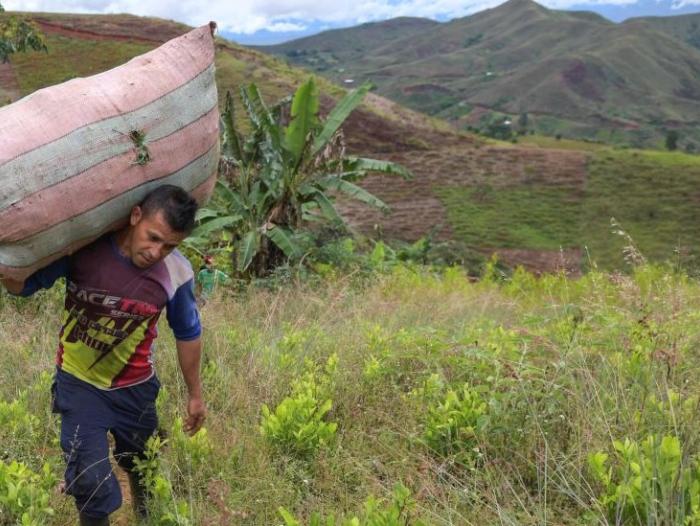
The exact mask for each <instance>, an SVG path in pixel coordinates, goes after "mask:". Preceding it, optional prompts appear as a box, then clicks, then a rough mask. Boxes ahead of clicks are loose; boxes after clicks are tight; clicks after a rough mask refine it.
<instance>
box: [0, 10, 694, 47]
mask: <svg viewBox="0 0 700 526" xmlns="http://www.w3.org/2000/svg"><path fill="white" fill-rule="evenodd" d="M0 2H1V3H2V5H4V6H5V8H6V9H8V10H21V11H54V12H73V13H133V14H136V15H144V16H157V17H161V18H170V19H174V20H177V21H180V22H184V23H187V24H191V25H201V24H204V23H206V22H208V21H209V20H215V21H216V22H217V23H218V24H219V28H220V30H221V32H222V34H224V35H225V36H227V37H229V38H232V39H234V40H236V41H238V42H241V43H244V44H269V43H275V42H280V41H284V40H290V39H293V38H299V37H301V36H306V35H309V34H313V33H317V32H319V31H323V30H325V29H332V28H337V27H348V26H353V25H357V24H361V23H364V22H371V21H377V20H384V19H387V18H393V17H396V16H419V17H426V18H432V19H434V20H440V21H445V20H449V19H452V18H457V17H462V16H467V15H470V14H473V13H476V12H478V11H481V10H483V9H487V8H490V7H495V6H496V5H498V4H500V3H502V2H503V0H324V1H318V0H235V1H234V0H229V1H226V2H211V1H205V0H0ZM540 3H542V4H543V5H546V6H547V7H551V8H554V9H586V10H591V11H596V12H598V13H600V14H602V15H603V16H606V17H607V18H610V19H611V20H616V21H619V20H622V19H625V18H630V17H634V16H649V15H661V16H665V15H675V14H684V13H692V12H700V0H638V1H635V0H542V1H541V2H540Z"/></svg>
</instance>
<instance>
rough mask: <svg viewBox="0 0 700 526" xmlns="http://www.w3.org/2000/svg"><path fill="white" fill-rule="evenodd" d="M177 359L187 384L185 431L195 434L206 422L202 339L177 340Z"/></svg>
mask: <svg viewBox="0 0 700 526" xmlns="http://www.w3.org/2000/svg"><path fill="white" fill-rule="evenodd" d="M175 345H176V347H177V359H178V362H179V363H180V370H181V371H182V376H183V377H184V379H185V384H186V385H187V395H188V401H187V420H186V421H185V431H187V432H188V433H191V434H194V433H196V432H197V431H199V429H200V428H201V427H202V424H204V419H205V417H206V415H207V408H206V405H205V404H204V399H203V397H202V380H201V378H200V376H199V371H200V367H201V362H202V339H201V338H197V339H196V340H190V341H182V340H176V341H175Z"/></svg>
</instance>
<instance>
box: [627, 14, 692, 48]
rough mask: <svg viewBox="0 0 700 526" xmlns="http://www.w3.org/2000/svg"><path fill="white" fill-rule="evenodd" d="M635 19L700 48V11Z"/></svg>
mask: <svg viewBox="0 0 700 526" xmlns="http://www.w3.org/2000/svg"><path fill="white" fill-rule="evenodd" d="M636 20H638V21H641V22H644V23H645V24H647V25H649V27H651V28H653V29H655V30H656V31H659V32H662V33H666V34H668V35H671V36H672V37H674V38H677V39H678V40H682V41H683V42H685V43H687V44H690V45H691V46H693V47H696V48H698V49H700V13H697V14H692V15H683V16H652V17H643V18H637V19H636Z"/></svg>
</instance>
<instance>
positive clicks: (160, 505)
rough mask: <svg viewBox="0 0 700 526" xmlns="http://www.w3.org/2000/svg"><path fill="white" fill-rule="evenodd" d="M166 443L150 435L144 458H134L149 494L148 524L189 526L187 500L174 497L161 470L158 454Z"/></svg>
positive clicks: (168, 482) (168, 481)
mask: <svg viewBox="0 0 700 526" xmlns="http://www.w3.org/2000/svg"><path fill="white" fill-rule="evenodd" d="M166 443H167V440H163V439H161V438H160V437H159V436H157V435H156V436H152V437H151V438H149V439H148V442H147V443H146V451H145V456H144V458H143V459H138V458H137V459H135V460H134V464H135V467H136V471H137V472H138V473H140V475H141V477H143V484H144V486H145V487H146V491H147V492H148V496H149V498H148V503H147V506H148V524H153V525H156V524H157V525H158V526H190V525H191V524H192V522H191V521H190V511H189V506H188V505H187V502H185V501H183V500H178V499H176V498H175V495H174V493H173V487H172V484H171V483H170V480H168V478H167V477H166V476H165V475H164V474H163V473H162V470H161V465H160V456H159V455H160V452H161V450H162V449H163V447H164V446H165V444H166Z"/></svg>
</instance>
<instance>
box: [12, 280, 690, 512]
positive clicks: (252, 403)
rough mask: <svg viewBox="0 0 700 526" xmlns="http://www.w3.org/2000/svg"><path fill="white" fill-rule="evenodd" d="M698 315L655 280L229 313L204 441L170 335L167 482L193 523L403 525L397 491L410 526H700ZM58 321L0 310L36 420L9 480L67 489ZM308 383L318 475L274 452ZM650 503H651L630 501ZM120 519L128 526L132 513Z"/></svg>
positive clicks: (255, 295)
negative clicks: (315, 406) (55, 388)
mask: <svg viewBox="0 0 700 526" xmlns="http://www.w3.org/2000/svg"><path fill="white" fill-rule="evenodd" d="M699 298H700V286H699V285H698V283H697V282H696V281H695V280H693V279H690V278H687V277H686V276H684V275H682V274H678V273H676V272H673V271H671V270H669V269H667V268H663V267H657V266H642V267H639V268H637V269H636V270H635V271H634V272H633V273H632V274H631V275H619V274H605V273H598V272H592V273H590V274H588V275H586V276H585V277H583V278H580V279H576V280H572V279H568V278H566V277H564V276H560V275H552V276H545V277H542V278H535V277H533V276H531V275H530V274H527V273H526V272H522V271H518V272H516V273H515V274H514V275H513V276H512V278H510V279H509V280H507V281H503V282H498V281H494V280H492V279H490V278H488V275H487V278H486V279H484V280H482V281H480V282H477V283H471V282H469V280H468V279H467V278H466V276H464V275H463V273H462V272H461V271H460V270H456V269H447V270H444V271H439V272H438V271H432V270H428V269H425V268H414V267H408V266H399V267H396V268H394V269H393V270H392V271H391V272H389V273H388V274H385V275H381V276H377V277H376V278H373V279H372V280H370V281H369V282H367V281H365V282H363V283H358V282H357V280H355V279H354V277H353V276H347V275H341V276H339V277H335V278H332V279H329V280H326V281H323V282H321V283H314V284H309V283H298V284H294V285H290V286H288V287H285V288H282V289H280V290H277V291H270V290H264V289H259V288H251V289H249V290H246V291H244V292H243V293H241V294H239V295H237V296H235V297H233V296H230V297H219V298H215V299H214V300H213V301H211V302H209V303H207V305H206V306H205V308H204V309H203V312H202V316H203V321H204V326H205V336H204V338H205V363H204V367H203V379H204V384H205V394H206V398H207V401H208V404H209V410H210V414H209V418H208V421H207V432H206V436H205V437H202V436H199V437H198V438H195V439H188V438H186V437H184V435H182V432H181V428H180V427H178V426H181V423H180V424H178V416H181V415H182V413H183V405H184V385H183V382H182V380H181V378H180V377H179V374H178V370H177V365H176V357H175V351H174V342H173V340H172V337H171V336H170V334H169V331H168V330H167V327H165V326H163V327H162V328H161V337H160V339H159V344H158V348H157V350H156V353H155V360H156V364H157V369H158V372H159V376H160V378H161V382H162V383H163V386H164V387H163V395H162V397H161V399H160V400H159V407H160V412H161V421H162V425H163V426H164V427H165V428H166V429H167V430H168V431H169V433H170V438H169V441H168V443H166V445H165V446H164V447H163V448H162V450H161V462H160V466H159V467H158V469H159V470H160V471H159V472H160V475H161V476H162V477H163V479H164V480H166V481H167V482H168V486H167V488H168V491H169V492H170V493H172V502H181V503H182V502H184V503H185V504H186V506H185V507H182V506H180V508H178V510H177V511H178V513H180V514H185V515H186V517H182V518H181V519H177V520H178V521H180V522H174V524H186V523H188V522H187V521H189V523H191V524H209V523H220V524H260V525H263V524H281V523H283V520H282V516H281V515H280V511H279V508H280V507H283V508H285V509H286V510H287V511H288V512H289V514H291V515H293V516H294V517H296V520H298V521H299V522H300V523H301V524H307V520H308V519H309V517H311V515H312V514H313V513H314V512H319V514H320V516H324V517H331V516H335V517H336V518H338V519H340V518H341V517H343V516H344V517H346V518H349V517H351V516H357V517H359V518H360V523H361V524H364V523H365V522H362V521H363V520H364V521H366V523H367V524H371V522H370V521H369V519H366V517H365V516H364V515H363V513H365V512H363V509H364V504H363V503H364V502H365V501H366V500H367V498H368V497H370V496H373V497H374V498H376V499H379V500H378V501H377V502H378V503H379V504H376V506H378V507H379V508H380V509H384V508H382V506H390V503H391V499H392V497H391V495H392V493H393V492H394V491H395V489H394V488H395V487H396V485H397V484H398V483H401V484H403V485H405V486H406V487H407V488H408V489H409V490H410V492H411V495H412V497H411V499H412V501H413V502H414V505H413V506H412V507H411V508H410V512H407V515H405V516H402V518H401V520H402V521H404V522H397V523H396V524H405V523H408V524H418V521H419V520H422V521H423V522H424V523H426V524H436V525H462V524H513V525H515V524H615V523H619V524H623V523H624V524H684V521H685V523H687V524H695V521H696V520H697V519H696V518H693V517H694V516H693V511H692V506H690V505H688V506H686V505H685V504H684V503H685V502H686V501H687V502H688V503H690V502H691V501H692V502H697V501H698V497H699V496H700V486H698V485H695V486H693V484H692V481H693V480H695V479H693V478H692V476H691V475H690V474H689V473H691V472H692V470H695V469H697V465H696V464H695V459H696V457H697V454H698V451H699V447H700V443H699V442H698V438H700V433H699V432H698V428H699V426H698V394H697V393H698V392H700V391H699V387H700V385H699V384H700V380H699V379H698V375H697V374H696V371H697V366H698V353H697V349H698V344H699V343H700V332H699V331H698V330H697V327H698V321H699V318H700V314H698V313H699V312H700V311H699V310H698V306H699V303H700V299H699ZM59 306H60V291H59V290H56V291H52V292H48V293H44V294H42V295H40V296H39V297H37V298H36V299H32V300H30V301H25V300H20V301H16V300H10V299H8V298H6V297H3V298H2V306H1V307H0V309H1V312H2V316H1V317H0V334H1V335H2V338H3V341H4V342H5V344H4V350H5V352H4V353H3V355H2V358H0V360H2V362H1V365H2V367H0V375H2V382H0V399H2V400H5V401H7V402H10V401H12V400H19V402H18V404H19V405H20V406H21V407H22V408H21V409H20V410H15V411H14V413H12V412H11V411H10V410H7V409H3V407H5V406H3V407H0V420H2V418H5V419H6V420H7V421H8V422H10V424H7V423H5V424H4V425H3V426H2V428H1V429H0V439H2V443H3V449H4V455H3V460H5V461H9V460H12V459H15V460H19V461H22V462H25V463H27V464H28V465H29V466H30V467H31V468H32V469H34V470H35V471H39V470H40V468H41V466H42V465H43V464H44V463H45V462H47V461H48V462H49V464H50V466H51V468H52V469H53V471H54V473H56V474H60V469H61V467H60V466H61V462H60V456H59V451H58V449H57V443H56V440H55V437H56V432H57V424H56V422H55V421H54V420H53V417H52V416H51V415H50V414H49V412H48V384H49V382H50V379H49V377H48V376H47V374H46V372H47V371H51V369H52V361H53V350H54V347H55V333H56V330H57V329H58V326H59V316H60V314H59V313H60V309H59ZM334 355H336V356H337V360H338V361H337V364H335V365H334V366H333V367H331V368H330V369H329V368H328V365H327V364H328V363H329V362H328V360H329V358H331V357H332V356H334ZM310 375H311V376H310ZM310 378H315V380H311V379H310ZM309 382H311V384H312V385H321V384H322V385H323V386H324V393H323V396H320V395H319V396H317V397H316V398H317V399H318V401H319V404H320V403H322V402H324V401H325V399H326V398H328V399H330V400H331V403H332V405H331V409H330V411H328V412H327V413H324V414H323V421H324V422H334V423H337V430H336V431H335V433H334V436H333V437H332V440H324V441H321V442H314V444H315V446H314V448H313V450H312V451H311V454H309V450H308V449H305V450H304V451H305V453H304V454H303V455H299V454H296V453H295V448H284V447H280V443H279V437H278V436H277V435H275V437H277V438H275V437H271V436H270V435H269V434H266V432H265V430H264V429H265V426H264V425H262V423H263V419H264V417H263V412H262V406H263V404H265V405H267V406H268V407H269V408H270V411H274V410H275V409H276V408H277V407H278V406H279V405H280V402H282V401H283V400H284V399H285V398H288V399H293V398H294V397H295V396H298V395H299V388H298V386H299V385H308V384H309ZM295 386H296V387H295ZM287 405H289V406H294V404H287ZM304 407H306V406H304ZM27 415H32V416H31V418H30V420H26V419H27V418H29V417H28V416H27ZM297 417H298V419H301V420H299V421H301V422H302V423H303V422H304V420H303V418H304V416H303V414H302V413H299V414H297V415H296V416H295V418H297ZM23 419H24V420H23ZM32 419H36V421H35V423H36V425H34V424H33V423H31V422H32V421H33V420H32ZM311 420H313V419H311ZM285 421H286V420H285ZM11 422H18V425H16V426H15V428H12V427H11ZM297 423H298V422H297ZM289 425H292V424H289ZM294 425H296V424H294ZM309 425H310V426H311V427H310V428H308V429H307V431H309V432H311V433H313V432H314V428H313V425H314V424H313V422H312V423H311V424H309ZM9 429H15V430H14V431H8V430H9ZM285 436H286V437H288V436H289V435H285ZM305 436H307V437H308V436H309V435H308V434H307V435H305ZM648 437H657V438H654V439H652V442H650V444H652V446H653V444H654V443H661V440H662V438H663V437H668V438H666V441H665V442H664V443H665V444H666V445H668V444H671V443H672V442H673V443H675V441H677V443H678V447H679V451H680V453H679V455H680V456H678V458H677V461H676V460H673V461H666V460H663V459H664V458H666V457H664V456H663V455H661V454H660V453H659V454H657V453H658V451H659V450H658V449H654V447H652V446H649V447H648V448H647V450H644V447H643V444H644V443H645V441H648V440H649V438H648ZM285 440H289V438H285ZM291 440H293V439H291ZM626 440H628V441H629V443H636V444H639V445H640V446H639V447H640V449H639V451H642V453H639V455H638V457H634V458H637V462H638V463H639V462H641V463H642V464H644V465H646V466H648V467H649V470H648V472H649V473H651V475H649V476H648V477H647V475H645V474H644V473H641V474H639V475H638V479H639V480H638V479H636V478H634V477H637V475H635V474H634V469H633V468H632V467H630V466H631V465H632V463H633V462H632V461H630V460H629V455H628V457H625V456H624V455H623V454H621V453H620V444H624V443H625V441H626ZM654 440H656V442H653V441H654ZM644 451H646V453H645V452H644ZM596 455H597V456H596ZM601 455H607V457H605V460H604V461H603V456H601ZM643 455H646V456H643ZM674 458H675V457H674ZM592 459H597V461H598V463H599V464H600V463H601V462H602V465H603V466H604V468H603V472H604V473H608V472H609V473H610V481H609V483H606V482H604V481H603V480H601V478H600V476H599V473H598V474H596V472H595V470H593V469H592V466H593V465H594V464H592ZM639 459H641V460H639ZM664 462H665V464H663V465H662V463H664ZM661 472H664V473H671V475H669V478H668V480H667V481H666V483H665V484H666V485H665V486H663V488H664V489H663V491H664V493H663V495H665V497H664V499H666V500H668V502H670V503H671V504H669V505H668V506H665V505H664V506H660V505H659V503H658V502H657V501H658V498H657V497H658V495H657V496H655V495H656V493H654V492H655V491H657V490H658V488H657V486H658V484H657V483H656V480H657V479H656V478H654V477H656V475H658V473H661ZM676 475H677V476H676ZM645 477H646V478H645ZM684 477H685V478H684ZM681 479H682V480H683V481H686V480H687V481H689V482H688V483H687V484H686V483H685V482H683V483H680V482H678V481H680V480H681ZM637 482H639V483H640V484H642V486H643V487H645V488H651V489H649V490H648V491H646V493H645V492H642V493H640V494H639V495H636V496H635V497H634V498H630V497H627V496H623V497H620V498H617V497H616V496H615V494H616V492H617V493H620V494H621V493H624V488H625V487H626V486H625V484H627V483H629V484H628V485H631V486H634V485H635V484H637ZM0 484H1V482H0ZM619 488H622V489H619ZM655 488H656V489H655ZM658 491H660V490H658ZM640 495H641V496H640ZM382 499H385V500H382ZM664 502H665V501H664ZM51 504H52V506H53V507H54V508H55V509H56V511H57V512H56V515H55V516H54V517H53V518H52V519H50V520H49V522H47V524H69V523H71V520H72V513H74V512H73V510H72V504H71V503H70V502H68V501H67V500H66V499H65V498H64V497H60V496H58V495H54V496H52V500H51ZM173 506H175V504H173ZM386 509H390V508H386ZM386 513H387V516H388V515H390V513H389V512H388V511H387V512H386ZM175 515H177V514H175ZM120 517H121V519H120V520H122V522H121V523H122V524H127V523H129V522H128V521H129V520H130V518H129V517H130V514H129V512H128V510H127V509H126V508H125V509H123V510H122V511H121V512H120ZM363 517H365V518H363ZM649 517H651V518H649ZM185 519H186V520H185ZM52 521H53V522H52ZM338 524H340V523H338ZM382 524H383V523H382Z"/></svg>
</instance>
